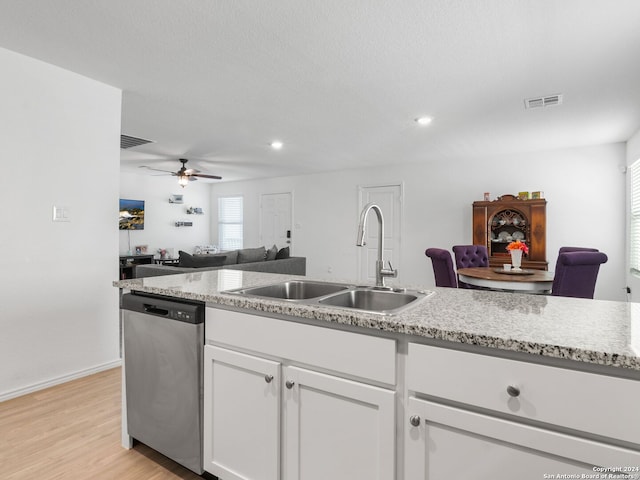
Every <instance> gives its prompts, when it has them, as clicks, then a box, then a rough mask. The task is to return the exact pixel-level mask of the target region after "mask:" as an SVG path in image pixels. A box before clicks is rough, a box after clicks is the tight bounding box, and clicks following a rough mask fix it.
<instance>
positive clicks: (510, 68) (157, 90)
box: [0, 0, 640, 181]
mask: <svg viewBox="0 0 640 480" xmlns="http://www.w3.org/2000/svg"><path fill="white" fill-rule="evenodd" d="M0 11H1V12H2V14H1V15H0V47H3V48H7V49H9V50H13V51H16V52H19V53H22V54H25V55H28V56H30V57H34V58H37V59H41V60H44V61H46V62H48V63H51V64H54V65H59V66H60V67H63V68H65V69H67V70H71V71H73V72H77V73H79V74H82V75H85V76H87V77H90V78H93V79H96V80H99V81H101V82H104V83H107V84H110V85H113V86H116V87H118V88H121V89H122V90H123V105H122V133H124V134H127V135H132V136H136V137H141V138H145V139H149V140H152V141H153V142H154V143H150V144H147V145H143V146H139V147H135V148H131V149H128V150H121V153H122V156H121V168H122V170H123V171H126V170H132V171H136V172H138V173H143V174H146V175H149V174H152V173H154V172H152V171H149V170H145V169H140V168H138V167H139V166H141V165H146V166H151V167H153V168H160V169H169V170H177V169H178V168H179V167H180V164H179V163H178V161H177V159H178V158H180V157H184V158H188V159H190V165H191V166H195V167H196V168H199V169H200V170H203V171H205V172H207V173H212V174H214V175H221V176H222V177H223V178H224V180H223V181H234V180H244V179H250V178H263V177H273V176H283V175H294V174H307V173H315V172H321V171H329V170H336V169H343V168H359V167H375V166H378V165H389V164H396V163H417V162H419V163H425V162H438V161H455V160H456V159H460V158H471V159H473V158H479V157H480V156H482V157H486V156H493V155H508V154H512V153H518V152H530V151H539V150H546V149H553V148H561V147H570V146H586V145H594V144H602V143H610V142H620V141H625V140H627V139H628V138H629V137H630V136H631V135H633V134H634V133H635V132H636V131H637V130H638V129H639V128H640V61H639V59H640V28H639V27H638V25H639V20H640V1H638V0H616V1H613V2H612V1H610V0H602V1H601V0H512V1H504V0H401V1H389V0H349V1H345V0H306V1H301V0H278V1H275V0H272V1H267V0H208V1H207V0H82V1H78V0H54V1H42V0H20V1H16V0H0ZM4 73H5V74H7V72H4ZM553 94H562V95H563V102H562V104H561V105H558V106H551V107H546V108H533V109H525V108H524V99H526V98H530V97H538V96H546V95H553ZM422 115H426V116H429V117H432V119H433V121H432V123H431V124H430V125H428V126H424V127H422V126H419V125H418V124H417V123H415V122H414V120H415V119H416V118H417V117H419V116H422ZM276 139H277V140H281V141H282V142H283V143H284V147H283V148H282V149H281V150H274V149H272V148H271V147H270V143H271V142H272V141H273V140H276ZM156 173H157V172H156ZM205 181H206V180H205Z"/></svg>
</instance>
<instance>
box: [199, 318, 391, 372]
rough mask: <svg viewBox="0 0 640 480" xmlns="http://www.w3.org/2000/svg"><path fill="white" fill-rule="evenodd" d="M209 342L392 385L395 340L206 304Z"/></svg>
mask: <svg viewBox="0 0 640 480" xmlns="http://www.w3.org/2000/svg"><path fill="white" fill-rule="evenodd" d="M205 335H206V339H207V343H214V344H221V345H227V346H232V347H237V348H239V349H242V350H247V351H252V352H256V353H262V354H266V355H272V356H274V357H278V358H281V359H288V360H294V361H295V362H297V363H302V364H307V365H311V366H315V367H319V368H323V369H327V370H331V371H335V372H340V373H344V374H347V375H353V376H356V377H361V378H364V379H369V380H373V381H377V382H382V383H386V384H389V385H395V383H396V357H395V355H396V342H395V340H392V339H389V338H380V337H375V336H369V335H361V334H358V333H352V332H345V331H341V330H337V329H333V328H323V327H316V326H313V325H306V324H301V323H296V322H290V321H287V320H278V319H275V318H268V317H262V316H259V315H251V314H247V313H242V312H234V311H229V310H220V309H217V308H211V307H209V308H207V314H206V326H205Z"/></svg>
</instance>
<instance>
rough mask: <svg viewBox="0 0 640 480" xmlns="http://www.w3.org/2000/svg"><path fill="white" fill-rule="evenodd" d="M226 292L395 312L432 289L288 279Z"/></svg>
mask: <svg viewBox="0 0 640 480" xmlns="http://www.w3.org/2000/svg"><path fill="white" fill-rule="evenodd" d="M226 293H233V294H239V295H246V296H251V297H262V298H271V299H278V300H286V301H291V302H297V303H302V304H306V305H323V306H328V307H340V308H349V309H355V310H360V311H365V312H373V313H380V314H385V315H394V314H397V313H399V312H401V311H403V310H405V309H406V308H408V307H410V306H413V305H415V304H416V302H418V301H419V300H421V299H423V298H425V297H427V296H429V295H430V294H432V293H433V292H429V291H424V290H407V289H404V288H403V289H392V288H386V287H385V288H382V289H381V288H378V287H363V286H355V285H350V284H344V283H328V282H318V281H312V280H289V281H286V282H279V283H274V284H271V285H265V286H260V287H249V288H240V289H236V290H229V291H228V292H226Z"/></svg>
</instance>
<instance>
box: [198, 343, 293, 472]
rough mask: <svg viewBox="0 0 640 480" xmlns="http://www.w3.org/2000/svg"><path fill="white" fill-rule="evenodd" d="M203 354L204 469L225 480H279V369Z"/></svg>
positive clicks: (225, 354)
mask: <svg viewBox="0 0 640 480" xmlns="http://www.w3.org/2000/svg"><path fill="white" fill-rule="evenodd" d="M204 350H205V351H204V370H205V376H204V405H205V408H204V432H205V435H204V469H205V470H206V471H208V472H210V473H213V474H214V475H217V476H218V477H221V478H223V479H224V480H245V479H252V478H261V479H264V480H279V467H280V462H279V455H280V445H279V441H280V370H281V369H280V364H279V363H277V362H272V361H270V360H265V359H263V358H257V357H254V356H251V355H246V354H243V353H238V352H233V351H231V350H226V349H222V348H218V347H212V346H210V345H206V346H205V348H204Z"/></svg>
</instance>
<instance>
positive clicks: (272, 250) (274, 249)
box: [265, 245, 278, 260]
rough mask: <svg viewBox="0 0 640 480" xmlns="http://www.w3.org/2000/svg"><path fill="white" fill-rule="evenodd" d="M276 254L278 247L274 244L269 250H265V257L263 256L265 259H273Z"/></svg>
mask: <svg viewBox="0 0 640 480" xmlns="http://www.w3.org/2000/svg"><path fill="white" fill-rule="evenodd" d="M276 255H278V247H276V246H275V245H274V246H273V247H271V248H270V249H269V250H267V258H265V260H275V259H276Z"/></svg>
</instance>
